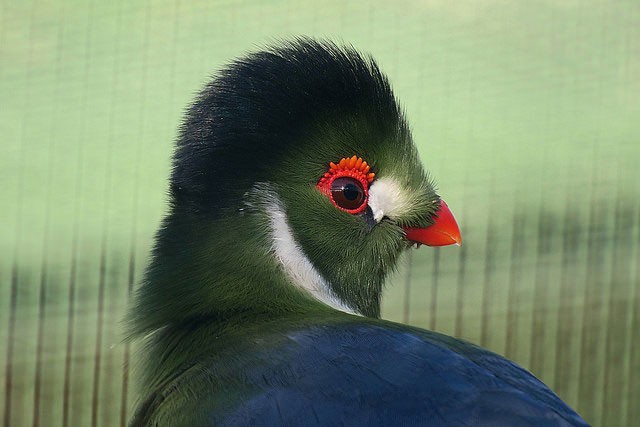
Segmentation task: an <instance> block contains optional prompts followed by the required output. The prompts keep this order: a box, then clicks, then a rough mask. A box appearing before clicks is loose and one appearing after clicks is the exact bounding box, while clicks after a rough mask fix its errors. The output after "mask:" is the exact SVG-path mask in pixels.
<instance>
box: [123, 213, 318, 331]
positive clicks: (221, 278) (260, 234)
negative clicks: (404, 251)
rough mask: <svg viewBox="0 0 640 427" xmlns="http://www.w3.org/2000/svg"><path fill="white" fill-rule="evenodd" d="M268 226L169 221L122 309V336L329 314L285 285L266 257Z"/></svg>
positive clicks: (270, 248) (258, 220) (274, 257)
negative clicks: (125, 314)
mask: <svg viewBox="0 0 640 427" xmlns="http://www.w3.org/2000/svg"><path fill="white" fill-rule="evenodd" d="M269 221H270V220H269V218H268V217H265V216H260V215H251V214H242V215H236V216H231V215H228V216H225V217H221V218H214V219H211V218H207V217H204V216H200V215H197V214H193V213H191V212H183V211H182V212H178V211H174V212H173V213H172V214H170V215H169V216H168V217H167V218H166V219H165V222H164V224H163V227H162V228H161V229H160V231H159V233H158V236H157V244H156V248H155V251H154V254H153V259H152V262H151V265H150V266H149V268H148V270H147V273H146V276H145V279H144V281H143V283H142V285H141V287H140V289H139V290H138V294H137V298H136V300H135V303H134V306H133V307H132V309H131V310H130V316H129V321H130V325H131V328H130V333H129V334H130V336H131V337H136V336H146V335H149V334H152V333H154V332H155V331H157V330H160V329H162V328H167V327H172V326H175V325H183V324H185V323H187V324H188V323H190V322H192V321H196V322H200V323H205V322H206V323H213V324H218V325H219V326H220V327H224V326H225V324H226V323H229V322H232V321H235V319H243V321H252V320H253V319H271V318H274V317H277V316H279V315H282V314H288V313H305V312H309V311H316V310H327V311H328V310H330V308H329V307H328V306H327V305H325V304H323V303H322V302H321V301H319V300H318V299H316V298H314V297H313V296H312V295H310V294H309V292H306V291H305V290H303V289H300V288H299V287H298V286H296V284H295V283H293V280H292V276H291V274H292V273H291V272H288V271H287V268H286V265H285V266H284V267H283V260H282V259H281V258H279V257H278V254H277V253H274V251H275V252H277V250H276V249H274V245H273V244H272V243H273V242H272V236H271V235H270V233H271V228H270V227H269Z"/></svg>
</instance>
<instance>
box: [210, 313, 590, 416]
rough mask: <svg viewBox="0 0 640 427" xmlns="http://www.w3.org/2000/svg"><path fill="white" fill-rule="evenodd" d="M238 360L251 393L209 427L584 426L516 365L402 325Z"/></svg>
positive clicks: (346, 328)
mask: <svg viewBox="0 0 640 427" xmlns="http://www.w3.org/2000/svg"><path fill="white" fill-rule="evenodd" d="M244 360H245V361H244V362H243V364H242V366H241V367H238V372H241V374H239V375H240V376H241V378H240V379H239V380H238V383H240V384H243V386H244V387H247V386H248V389H250V390H251V393H249V395H245V396H244V397H243V398H242V399H237V400H236V401H235V402H234V403H233V404H232V405H230V406H227V407H226V409H225V410H223V411H221V410H220V409H219V408H218V409H217V410H215V411H213V410H212V411H211V412H209V420H210V421H211V423H212V424H213V425H219V424H223V425H324V426H334V425H432V426H474V425H481V426H485V425H496V426H521V425H522V426H565V425H586V423H585V422H584V421H583V420H582V419H581V418H580V417H579V416H578V415H577V414H576V413H575V412H574V411H573V410H571V409H570V408H569V407H568V406H567V405H565V404H564V403H563V402H562V401H561V400H560V399H559V398H558V397H557V396H556V395H555V394H554V393H553V392H552V391H551V390H549V388H548V387H546V386H545V385H544V384H543V383H542V382H540V381H539V380H538V379H537V378H535V377H534V376H533V375H531V374H530V373H528V372H527V371H525V370H523V369H522V368H520V367H518V366H517V365H515V364H514V363H512V362H509V361H508V360H506V359H504V358H502V357H500V356H497V355H495V354H493V353H490V352H488V351H485V350H483V349H480V348H478V347H476V346H473V345H470V344H466V343H463V342H461V341H458V340H454V339H452V338H449V337H445V336H442V335H439V334H435V333H431V332H427V331H422V330H418V329H414V328H407V327H403V326H401V325H395V324H379V325H372V324H352V325H344V324H342V325H337V326H315V327H310V328H306V329H299V330H297V331H294V332H290V333H288V334H287V335H286V339H285V340H283V341H281V342H280V344H279V345H278V346H275V347H272V346H267V347H266V348H261V347H259V346H258V347H256V348H254V349H252V354H251V357H248V358H244Z"/></svg>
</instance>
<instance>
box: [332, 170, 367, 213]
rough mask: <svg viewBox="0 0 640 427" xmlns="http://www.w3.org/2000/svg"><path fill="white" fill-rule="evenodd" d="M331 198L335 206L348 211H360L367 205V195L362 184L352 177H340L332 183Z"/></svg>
mask: <svg viewBox="0 0 640 427" xmlns="http://www.w3.org/2000/svg"><path fill="white" fill-rule="evenodd" d="M331 198H332V199H333V201H334V202H335V204H336V205H337V206H338V207H340V208H342V209H344V210H346V211H356V210H360V208H362V206H363V205H364V203H365V201H366V200H365V199H366V195H365V192H364V188H363V186H362V183H361V182H360V181H359V180H357V179H355V178H351V177H347V176H345V177H340V178H336V179H334V180H333V182H332V183H331Z"/></svg>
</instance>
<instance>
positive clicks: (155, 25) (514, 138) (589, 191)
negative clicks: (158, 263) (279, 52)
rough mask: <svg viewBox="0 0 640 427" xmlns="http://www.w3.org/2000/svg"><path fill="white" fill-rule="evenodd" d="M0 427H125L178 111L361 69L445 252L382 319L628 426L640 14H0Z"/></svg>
mask: <svg viewBox="0 0 640 427" xmlns="http://www.w3.org/2000/svg"><path fill="white" fill-rule="evenodd" d="M0 5H1V7H0V135H1V138H2V141H1V144H0V177H1V178H0V179H1V181H0V182H1V184H2V185H0V200H1V201H2V209H0V224H1V227H0V379H1V382H0V387H1V388H2V390H3V393H2V397H0V420H1V421H0V422H2V423H3V424H2V425H3V426H5V427H7V426H26V425H33V426H38V425H40V426H61V425H62V426H88V425H99V426H113V425H124V423H125V421H124V420H125V419H126V418H127V416H128V414H129V412H128V411H129V410H130V409H129V407H128V405H129V404H130V400H131V395H132V389H133V387H135V385H134V384H132V382H131V379H130V378H129V376H128V374H127V372H126V371H125V370H123V365H124V364H125V362H126V361H127V360H128V357H129V356H128V354H129V350H130V349H129V348H128V346H125V345H124V344H122V343H121V336H120V323H119V322H120V320H121V318H122V316H123V313H124V311H125V307H126V304H127V300H128V295H129V292H130V290H131V288H132V287H133V286H135V283H136V282H137V281H138V280H139V278H140V277H141V274H142V272H143V270H144V267H145V265H146V263H147V261H148V256H149V255H148V253H149V249H150V247H151V244H152V238H153V234H154V231H155V229H156V228H157V226H158V223H159V221H160V219H161V217H162V214H163V211H164V209H165V207H166V197H165V193H166V190H167V176H168V173H169V170H170V155H171V150H172V141H173V140H174V138H175V135H176V130H177V127H178V125H179V122H180V118H181V114H182V111H183V110H184V108H185V106H186V105H187V104H188V102H189V101H190V99H191V98H192V97H193V95H194V94H195V93H196V91H197V90H198V89H199V88H200V87H201V86H202V85H203V84H204V82H206V81H207V80H208V78H209V76H211V75H212V73H214V72H215V70H216V69H218V68H219V67H220V66H221V65H222V64H224V63H225V62H227V61H228V60H229V59H231V58H234V57H237V56H239V55H241V54H243V53H245V52H247V51H249V50H252V49H255V48H257V47H259V46H261V45H264V44H265V43H269V42H270V41H273V40H276V39H278V38H283V37H284V38H286V37H290V36H293V35H309V36H316V37H327V38H330V39H333V40H336V41H344V42H348V43H352V44H353V45H354V46H356V47H357V48H358V49H360V50H362V51H365V52H369V53H371V54H372V55H373V56H374V57H375V58H377V60H378V62H379V64H380V65H381V67H382V68H383V70H384V71H385V72H386V73H387V74H388V76H389V78H390V80H391V81H392V83H393V85H394V88H395V91H396V94H397V96H398V97H399V99H400V100H401V102H402V104H403V106H404V107H405V108H406V112H407V116H408V118H409V120H410V122H411V124H412V127H413V131H414V137H415V140H416V142H417V144H418V145H419V149H420V152H421V154H422V158H423V160H424V162H425V164H426V166H427V168H428V169H429V170H430V171H431V172H432V174H433V176H434V177H436V179H437V181H438V182H439V188H440V192H441V194H442V195H443V197H444V198H445V199H446V200H447V202H448V203H449V206H450V207H451V208H452V210H453V211H454V213H455V214H456V216H457V218H458V221H459V223H460V224H461V227H462V232H463V238H464V245H463V246H462V247H461V248H442V249H432V248H424V247H423V248H421V249H420V250H419V251H411V252H410V253H409V254H408V255H407V256H406V257H405V260H404V263H403V266H402V268H401V269H400V271H399V272H398V273H397V274H396V275H395V276H394V278H393V280H392V282H393V283H391V284H390V286H389V288H388V291H387V294H386V297H385V300H384V317H386V318H389V319H393V320H398V321H403V322H407V323H411V324H415V325H419V326H422V327H427V328H430V329H435V330H438V331H442V332H445V333H447V334H452V335H456V336H460V337H463V338H465V339H467V340H470V341H472V342H476V343H479V344H481V345H483V346H485V347H488V348H489V349H492V350H494V351H496V352H498V353H500V354H505V355H507V356H508V357H510V358H512V359H514V360H516V361H517V362H519V363H520V364H522V365H523V366H525V367H527V368H528V369H530V370H532V371H533V372H534V373H535V374H536V375H537V376H539V377H540V378H541V379H543V380H544V381H545V382H546V383H548V384H549V385H550V386H551V387H552V388H553V389H554V390H556V391H557V393H558V394H559V395H560V396H561V397H562V398H563V399H565V400H566V401H567V402H568V403H569V404H571V405H572V406H574V407H575V408H576V409H577V410H578V411H579V412H580V413H581V414H582V415H583V416H584V417H585V419H586V420H587V421H589V422H590V423H592V424H593V425H602V426H624V425H629V426H631V425H640V283H639V282H640V279H639V274H640V273H639V271H638V264H639V261H640V203H639V197H638V196H639V195H640V172H639V169H640V125H639V122H640V3H638V2H637V1H634V0H630V1H589V2H583V1H574V0H567V1H561V0H547V1H537V2H525V1H520V2H505V1H493V0H490V1H482V2H472V1H461V2H449V1H446V0H433V1H417V0H416V1H396V2H382V1H380V2H368V1H367V2H366V1H348V2H347V1H321V2H317V1H313V2H311V1H307V2H299V1H190V2H181V1H178V0H173V1H155V0H149V1H124V0H117V1H111V2H102V1H96V0H87V1H45V0H36V1H30V0H26V1H22V2H18V1H11V0H0Z"/></svg>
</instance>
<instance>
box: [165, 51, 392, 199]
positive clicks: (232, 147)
mask: <svg viewBox="0 0 640 427" xmlns="http://www.w3.org/2000/svg"><path fill="white" fill-rule="evenodd" d="M328 115H331V116H332V117H350V116H351V117H352V116H353V115H363V116H364V117H365V119H366V120H367V122H368V123H374V124H376V125H379V126H383V125H386V124H388V125H391V126H396V125H397V121H398V118H399V116H400V113H399V110H398V106H397V104H396V101H395V99H394V96H393V94H392V92H391V88H390V86H389V83H388V81H387V79H386V77H385V76H384V75H382V73H381V72H380V70H379V69H378V66H377V65H376V63H375V62H374V61H373V59H371V58H370V57H365V56H362V55H361V54H359V53H358V52H356V51H355V50H354V49H353V48H351V47H338V46H337V45H335V44H333V43H331V42H318V41H315V40H309V39H300V40H296V41H293V42H285V43H282V44H280V45H278V46H276V47H274V48H271V49H268V50H265V51H260V52H256V53H252V54H249V55H248V56H246V57H244V58H241V59H238V60H236V61H235V62H233V63H231V64H230V65H229V66H228V67H226V68H225V69H223V70H222V71H221V72H220V73H219V74H218V76H217V77H216V78H214V80H213V81H212V82H210V83H209V84H208V85H207V86H206V87H205V89H204V90H203V91H202V92H201V93H200V95H199V97H198V98H197V99H196V101H195V102H194V104H193V105H192V106H191V107H190V108H189V110H188V112H187V115H186V119H185V122H184V123H183V126H182V129H181V134H180V137H179V140H178V144H177V150H176V153H175V157H174V170H173V175H172V180H171V193H172V197H173V201H174V206H175V205H176V204H178V205H180V206H183V207H186V206H191V208H192V209H195V210H201V209H206V210H208V211H209V210H210V209H211V208H215V207H220V206H227V205H228V203H229V200H230V199H231V198H238V196H241V195H242V194H243V193H244V192H245V191H247V190H248V189H249V188H250V186H251V185H252V184H253V183H254V182H256V181H260V180H263V179H265V174H266V173H267V172H268V171H267V168H268V167H269V166H270V165H272V164H277V163H278V161H279V160H280V159H281V157H282V154H283V153H286V152H287V150H288V149H290V148H291V145H292V144H296V143H300V139H299V138H296V136H299V135H300V134H301V133H302V132H304V131H305V129H308V128H309V126H311V125H313V124H314V123H315V122H316V121H317V120H320V119H323V118H324V119H326V117H327V116H328ZM327 160H331V159H327ZM227 180H233V181H227ZM212 191H215V194H210V193H211V192H212ZM176 202H177V203H176Z"/></svg>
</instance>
